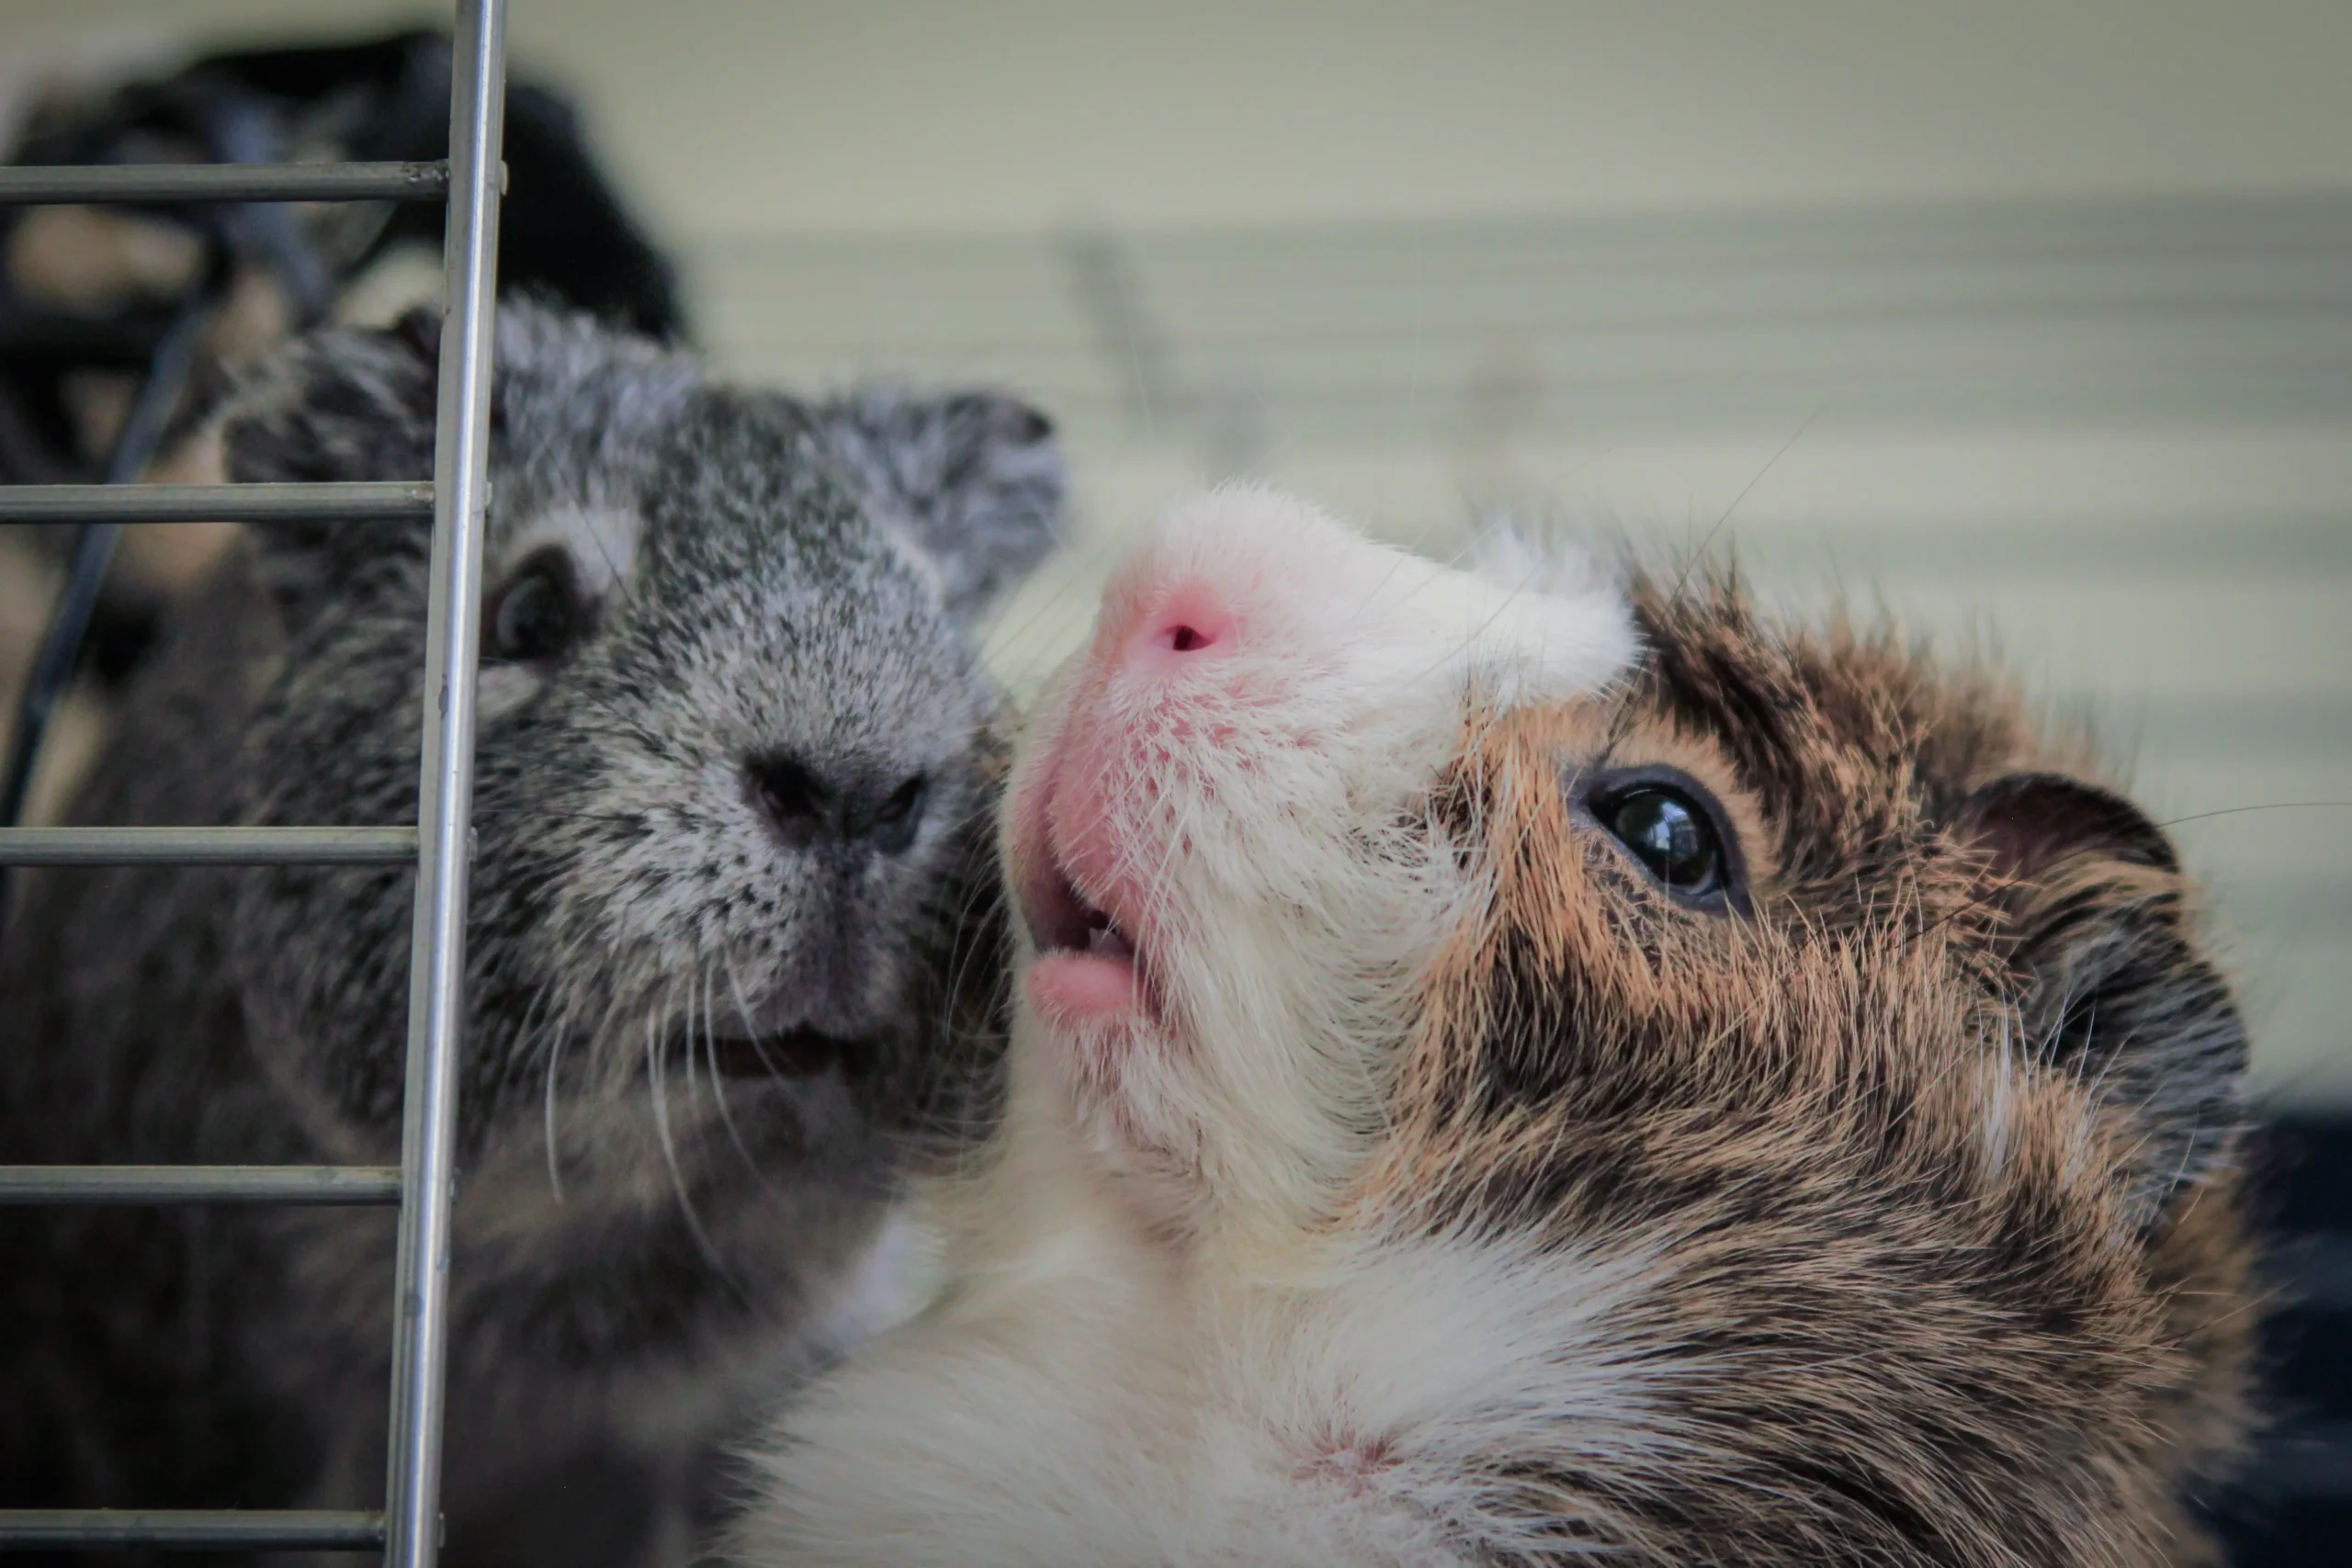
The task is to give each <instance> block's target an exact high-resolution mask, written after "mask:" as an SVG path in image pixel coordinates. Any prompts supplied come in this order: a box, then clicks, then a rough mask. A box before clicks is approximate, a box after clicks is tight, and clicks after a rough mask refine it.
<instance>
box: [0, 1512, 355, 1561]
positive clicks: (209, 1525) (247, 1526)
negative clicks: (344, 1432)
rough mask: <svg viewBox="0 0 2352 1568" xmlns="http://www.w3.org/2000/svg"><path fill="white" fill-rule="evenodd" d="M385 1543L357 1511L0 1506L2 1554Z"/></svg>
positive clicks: (346, 1547)
mask: <svg viewBox="0 0 2352 1568" xmlns="http://www.w3.org/2000/svg"><path fill="white" fill-rule="evenodd" d="M383 1544H384V1516H383V1515H382V1514H380V1513H364V1512H360V1511H358V1510H356V1509H355V1510H348V1511H346V1510H342V1509H326V1508H311V1509H299V1510H297V1509H288V1510H286V1511H284V1512H268V1513H265V1512H262V1511H260V1510H258V1509H246V1508H7V1509H0V1550H6V1549H8V1548H12V1547H13V1548H17V1549H19V1550H22V1549H27V1548H37V1547H49V1548H52V1549H54V1548H61V1547H62V1548H65V1549H68V1550H71V1549H73V1548H76V1547H83V1548H88V1547H108V1546H147V1547H158V1548H161V1549H163V1550H164V1551H251V1550H257V1549H258V1550H277V1551H377V1550H379V1549H380V1548H381V1547H382V1546H383Z"/></svg>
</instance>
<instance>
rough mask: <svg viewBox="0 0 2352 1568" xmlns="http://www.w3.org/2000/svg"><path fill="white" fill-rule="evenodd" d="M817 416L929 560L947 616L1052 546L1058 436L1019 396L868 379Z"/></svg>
mask: <svg viewBox="0 0 2352 1568" xmlns="http://www.w3.org/2000/svg"><path fill="white" fill-rule="evenodd" d="M817 418H818V421H819V423H820V425H821V426H822V428H823V429H824V431H825V434H826V435H827V436H828V438H829V439H830V440H831V444H832V446H833V447H834V449H835V451H837V452H838V453H839V454H840V456H841V457H842V461H843V463H844V465H845V466H846V468H848V470H849V472H850V474H851V476H852V478H853V480H854V483H855V484H856V486H857V488H858V490H859V491H860V492H861V493H862V494H863V496H864V497H865V502H866V503H867V504H868V505H869V506H871V507H873V508H875V509H876V512H877V513H879V514H880V516H881V517H882V518H883V519H884V520H885V521H887V522H888V523H889V524H891V525H895V526H898V527H899V528H901V529H903V530H904V532H905V534H906V535H907V536H908V537H909V538H910V541H911V542H912V544H913V545H914V546H915V547H916V548H918V549H920V550H922V552H923V553H924V554H925V555H926V556H928V557H929V558H931V560H932V561H933V563H934V564H935V565H936V566H937V567H938V569H939V574H940V581H941V584H942V589H943V592H944V598H945V600H946V604H947V611H948V614H949V615H953V616H955V617H956V619H958V620H962V621H968V620H970V619H971V618H972V617H973V616H975V615H978V614H979V613H980V612H981V611H982V610H984V609H986V608H987V607H988V606H989V604H991V603H993V602H994V601H995V600H996V599H997V597H998V596H999V595H1000V594H1001V593H1003V592H1006V591H1007V590H1008V589H1010V588H1012V587H1013V586H1014V585H1015V584H1017V583H1018V582H1020V581H1021V580H1022V579H1023V578H1025V577H1026V576H1028V575H1029V573H1030V571H1031V570H1034V569H1035V567H1036V565H1037V563H1038V562H1040V561H1042V560H1044V559H1045V558H1046V554H1047V552H1049V551H1050V550H1051V549H1052V548H1053V546H1054V539H1055V533H1056V529H1057V525H1058V524H1059V522H1060V518H1061V510H1062V488H1063V481H1062V456H1061V448H1060V446H1059V444H1058V443H1057V442H1056V441H1055V439H1054V426H1053V423H1052V422H1051V421H1050V420H1048V419H1047V418H1046V416H1045V415H1044V414H1042V413H1039V412H1037V411H1036V410H1035V409H1033V408H1031V407H1030V406H1029V405H1027V404H1026V403H1023V402H1022V401H1020V400H1017V399H1014V398H1010V397H1006V396H1004V395H1003V394H1001V393H997V392H956V393H951V394H949V395H947V396H945V397H922V396H918V395H915V394H912V393H909V392H905V391H900V390H897V389H869V390H866V391H862V392H858V393H855V394H854V395H852V396H849V397H846V398H842V399H838V400H834V401H832V402H829V403H827V404H825V405H823V406H822V407H821V408H820V409H819V410H818V411H817Z"/></svg>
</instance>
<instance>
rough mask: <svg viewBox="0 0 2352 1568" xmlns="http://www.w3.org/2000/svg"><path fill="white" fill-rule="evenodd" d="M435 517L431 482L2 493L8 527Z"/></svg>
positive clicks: (8, 488) (8, 489) (14, 488)
mask: <svg viewBox="0 0 2352 1568" xmlns="http://www.w3.org/2000/svg"><path fill="white" fill-rule="evenodd" d="M432 516H433V485H432V482H431V481H430V480H426V479H417V480H402V481H395V482H390V483H385V482H379V481H373V480H370V481H359V482H345V483H340V484H242V485H0V524H8V523H282V522H293V521H298V520H299V521H319V522H345V523H388V522H395V521H400V520H404V519H415V520H418V521H425V520H429V519H430V518H431V517H432Z"/></svg>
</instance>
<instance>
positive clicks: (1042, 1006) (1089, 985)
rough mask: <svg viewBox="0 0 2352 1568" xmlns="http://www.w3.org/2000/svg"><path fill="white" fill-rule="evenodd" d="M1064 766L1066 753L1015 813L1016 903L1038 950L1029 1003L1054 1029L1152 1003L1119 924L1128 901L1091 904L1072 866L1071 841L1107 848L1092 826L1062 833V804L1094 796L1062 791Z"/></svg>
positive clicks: (1129, 931) (1125, 928) (1124, 925)
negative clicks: (1067, 846)
mask: <svg viewBox="0 0 2352 1568" xmlns="http://www.w3.org/2000/svg"><path fill="white" fill-rule="evenodd" d="M1066 759H1067V752H1066V751H1065V753H1064V755H1063V756H1062V757H1057V758H1054V759H1052V760H1051V761H1049V762H1048V765H1047V766H1046V768H1045V769H1043V770H1041V772H1040V773H1039V774H1038V776H1037V777H1036V778H1035V780H1034V781H1033V782H1032V784H1030V786H1029V788H1028V790H1027V791H1026V792H1025V798H1023V800H1022V801H1021V802H1020V803H1019V805H1018V806H1017V807H1016V808H1015V810H1016V817H1015V832H1014V852H1015V861H1016V864H1017V867H1018V871H1017V874H1016V878H1015V885H1016V886H1015V897H1016V902H1017V903H1018V904H1019V906H1020V910H1021V915H1022V918H1023V920H1024V921H1025V922H1026V923H1027V925H1028V928H1029V934H1030V938H1031V940H1032V941H1034V942H1035V943H1036V947H1037V961H1036V963H1035V964H1033V965H1032V966H1031V967H1030V971H1029V981H1028V987H1029V998H1030V1000H1031V1002H1032V1003H1034V1004H1035V1007H1036V1009H1037V1011H1038V1013H1039V1015H1040V1016H1042V1017H1043V1018H1044V1019H1045V1020H1046V1021H1047V1022H1048V1023H1052V1024H1056V1025H1057V1026H1061V1027H1074V1026H1077V1025H1080V1024H1085V1023H1100V1022H1106V1021H1111V1020H1114V1019H1116V1018H1122V1017H1127V1016H1131V1015H1133V1014H1135V1013H1136V1012H1137V1011H1139V1010H1141V1009H1143V1008H1144V1007H1145V1005H1146V1004H1147V1000H1148V997H1147V988H1146V987H1145V984H1144V980H1143V964H1142V963H1141V962H1140V961H1139V959H1138V955H1137V953H1136V937H1135V933H1134V931H1133V928H1132V926H1131V925H1130V924H1129V923H1128V922H1126V921H1123V920H1122V919H1120V918H1119V911H1120V910H1121V908H1123V906H1124V903H1125V901H1124V900H1121V899H1118V898H1116V897H1111V896H1105V897H1103V901H1102V902H1100V903H1098V902H1096V901H1095V899H1094V898H1091V897H1088V894H1087V891H1086V890H1085V889H1084V888H1082V887H1081V886H1080V880H1081V877H1082V875H1083V873H1082V871H1080V870H1079V869H1077V868H1076V867H1074V866H1073V861H1074V859H1077V858H1078V857H1073V856H1072V855H1070V854H1069V853H1068V852H1067V851H1066V849H1065V843H1066V842H1067V841H1068V840H1069V839H1071V838H1075V839H1077V840H1080V841H1081V842H1083V843H1085V844H1086V845H1087V846H1088V847H1089V848H1096V849H1099V848H1101V847H1103V834H1102V832H1101V830H1100V829H1099V827H1096V826H1094V825H1093V824H1090V825H1089V826H1088V828H1086V829H1081V830H1080V832H1078V833H1076V834H1068V833H1066V831H1065V830H1064V818H1065V816H1066V813H1065V812H1064V811H1063V810H1062V809H1061V807H1062V806H1063V804H1064V796H1065V795H1075V796H1077V797H1078V800H1079V804H1080V805H1081V806H1084V805H1085V804H1087V803H1088V802H1089V801H1091V799H1092V798H1093V796H1094V792H1092V791H1091V790H1088V789H1086V788H1085V787H1083V786H1080V787H1079V788H1077V789H1074V790H1073V789H1066V788H1065V787H1064V784H1065V779H1064V775H1065V774H1066V773H1068V772H1069V769H1068V767H1067V766H1066V765H1065V764H1066ZM1088 815H1089V816H1095V815H1098V814H1096V813H1088Z"/></svg>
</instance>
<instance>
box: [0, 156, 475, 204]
mask: <svg viewBox="0 0 2352 1568" xmlns="http://www.w3.org/2000/svg"><path fill="white" fill-rule="evenodd" d="M448 190H449V167H448V165H447V164H55V165H46V166H44V165H40V164H28V165H20V166H18V167H16V168H0V202H5V203H7V204H9V205H12V206H24V207H30V206H38V205H51V206H60V205H65V204H69V203H70V204H76V205H78V204H80V203H84V202H109V201H143V202H153V201H439V200H441V199H442V198H443V197H446V196H447V194H448Z"/></svg>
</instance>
